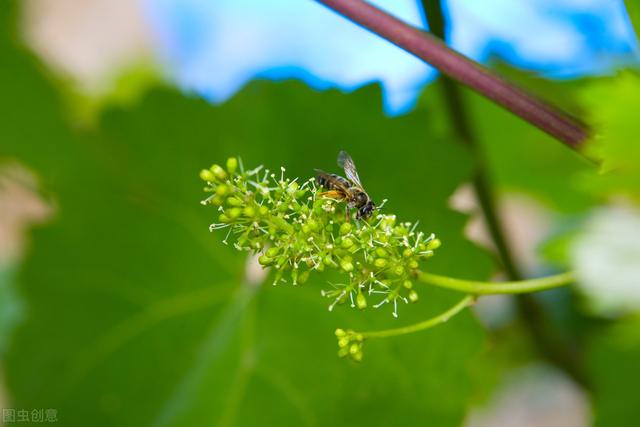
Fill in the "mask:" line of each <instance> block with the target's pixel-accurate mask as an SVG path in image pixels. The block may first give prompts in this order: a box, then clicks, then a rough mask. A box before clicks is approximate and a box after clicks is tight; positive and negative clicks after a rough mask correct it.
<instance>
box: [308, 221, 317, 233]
mask: <svg viewBox="0 0 640 427" xmlns="http://www.w3.org/2000/svg"><path fill="white" fill-rule="evenodd" d="M307 226H308V227H309V230H311V231H318V230H320V224H319V223H318V221H316V220H315V219H310V220H309V221H307Z"/></svg>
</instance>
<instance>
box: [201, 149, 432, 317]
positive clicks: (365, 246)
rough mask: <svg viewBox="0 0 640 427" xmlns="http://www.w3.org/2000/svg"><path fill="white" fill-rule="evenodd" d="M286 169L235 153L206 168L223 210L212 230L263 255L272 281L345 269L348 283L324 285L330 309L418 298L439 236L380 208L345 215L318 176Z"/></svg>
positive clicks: (210, 201) (213, 199) (212, 194)
mask: <svg viewBox="0 0 640 427" xmlns="http://www.w3.org/2000/svg"><path fill="white" fill-rule="evenodd" d="M284 172H285V169H284V168H281V171H280V173H279V174H277V175H276V174H275V173H273V172H271V171H269V170H266V169H264V168H263V167H262V166H259V167H257V168H255V169H251V170H245V169H244V167H243V165H242V162H241V161H239V160H238V159H236V158H230V159H228V160H227V163H226V168H223V167H222V166H220V165H217V164H216V165H213V166H211V168H209V169H204V170H202V171H201V172H200V178H201V179H202V180H204V181H206V183H207V185H206V187H205V188H204V191H205V192H207V193H209V196H208V197H207V198H206V199H205V200H203V201H202V204H204V205H211V206H214V207H216V208H217V210H218V215H217V220H216V222H215V223H213V224H211V226H210V230H211V231H214V230H222V229H227V232H226V237H225V238H224V240H223V242H224V243H225V244H229V240H230V239H232V241H233V243H232V244H233V246H234V247H235V248H236V249H238V250H240V251H247V252H251V253H254V254H257V255H259V258H258V260H259V262H260V264H261V265H262V266H263V267H265V268H266V267H270V268H273V269H274V270H275V276H274V280H273V284H274V285H276V284H279V283H283V282H287V281H289V282H291V283H292V284H293V285H301V284H303V283H305V282H306V281H307V280H308V278H309V275H310V273H311V272H313V271H319V272H322V271H324V270H326V269H333V270H337V271H339V272H341V273H343V274H344V280H342V283H332V284H331V288H330V289H325V290H323V291H322V295H323V296H324V297H326V298H328V299H329V300H330V303H329V310H330V311H331V310H333V309H334V308H335V307H336V306H341V305H345V306H350V307H357V308H359V309H365V308H366V307H368V306H369V305H372V306H373V307H375V308H378V307H381V306H383V305H387V304H388V305H389V306H391V307H393V311H392V314H393V316H394V317H398V305H399V303H409V302H416V301H417V300H418V293H417V292H416V291H415V289H413V283H412V276H413V273H414V272H415V270H416V269H417V268H418V265H419V262H420V261H422V260H425V259H427V258H429V257H431V256H432V255H433V253H434V250H435V249H437V248H438V247H439V246H440V240H438V239H436V238H435V236H434V235H433V234H430V235H426V234H424V233H422V232H420V231H417V230H416V227H417V223H413V224H412V223H410V222H399V221H397V219H396V216H395V215H388V214H384V213H380V212H379V211H376V213H374V215H372V216H371V217H370V218H368V219H367V220H356V219H354V218H353V217H349V218H347V217H346V215H345V204H344V202H341V201H338V200H333V199H328V198H324V197H322V196H321V195H320V193H321V189H319V188H318V187H317V186H316V184H315V180H314V178H311V179H309V180H307V181H304V182H302V183H300V182H299V181H298V179H297V178H296V179H293V180H292V179H289V178H285V176H284Z"/></svg>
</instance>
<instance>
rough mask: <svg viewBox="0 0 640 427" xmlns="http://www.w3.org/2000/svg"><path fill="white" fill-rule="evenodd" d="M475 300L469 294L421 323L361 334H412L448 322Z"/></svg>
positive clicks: (373, 336)
mask: <svg viewBox="0 0 640 427" xmlns="http://www.w3.org/2000/svg"><path fill="white" fill-rule="evenodd" d="M475 300H476V297H475V296H473V295H467V296H466V297H464V298H463V299H462V300H460V302H458V303H457V304H456V305H454V306H453V307H451V308H450V309H448V310H447V311H445V312H444V313H441V314H439V315H437V316H436V317H432V318H430V319H427V320H424V321H422V322H419V323H415V324H413V325H408V326H403V327H401V328H394V329H385V330H382V331H370V332H361V333H360V334H361V335H362V338H364V339H370V338H388V337H395V336H397V335H405V334H411V333H413V332H418V331H422V330H425V329H429V328H431V327H433V326H436V325H439V324H441V323H444V322H446V321H447V320H449V319H450V318H452V317H453V316H455V315H456V314H458V313H460V312H461V311H462V310H464V309H465V308H467V307H469V306H471V305H473V303H474V302H475Z"/></svg>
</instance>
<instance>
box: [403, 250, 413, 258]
mask: <svg viewBox="0 0 640 427" xmlns="http://www.w3.org/2000/svg"><path fill="white" fill-rule="evenodd" d="M411 255H413V251H412V250H411V249H410V248H406V249H405V250H404V251H402V256H403V257H405V258H409V257H410V256H411Z"/></svg>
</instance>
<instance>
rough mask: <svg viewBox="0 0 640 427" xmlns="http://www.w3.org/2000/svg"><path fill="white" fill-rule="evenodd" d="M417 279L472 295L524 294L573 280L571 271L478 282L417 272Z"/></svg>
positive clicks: (565, 283) (544, 289)
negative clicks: (506, 280)
mask: <svg viewBox="0 0 640 427" xmlns="http://www.w3.org/2000/svg"><path fill="white" fill-rule="evenodd" d="M418 280H420V281H421V282H424V283H428V284H430V285H434V286H439V287H441V288H447V289H452V290H455V291H460V292H465V293H468V294H473V295H495V294H524V293H529V292H539V291H546V290H547V289H553V288H558V287H560V286H565V285H568V284H570V283H572V282H574V281H575V277H574V274H573V273H572V272H568V273H562V274H557V275H555V276H548V277H540V278H538V279H529V280H517V281H513V282H480V281H476V280H464V279H454V278H453V277H447V276H439V275H437V274H431V273H425V272H422V271H420V272H418Z"/></svg>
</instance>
